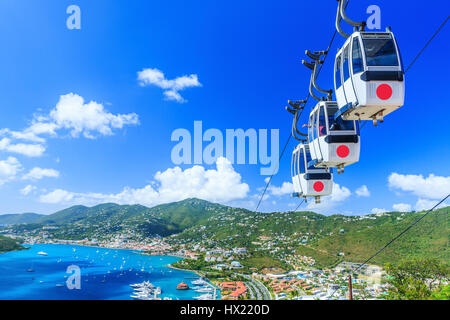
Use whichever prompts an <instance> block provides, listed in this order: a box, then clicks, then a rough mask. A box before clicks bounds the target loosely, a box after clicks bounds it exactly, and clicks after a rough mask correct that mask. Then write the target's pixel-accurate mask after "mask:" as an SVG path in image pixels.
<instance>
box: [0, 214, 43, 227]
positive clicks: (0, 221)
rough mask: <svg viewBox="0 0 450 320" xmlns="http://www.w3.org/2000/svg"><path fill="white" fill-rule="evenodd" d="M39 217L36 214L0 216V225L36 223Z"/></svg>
mask: <svg viewBox="0 0 450 320" xmlns="http://www.w3.org/2000/svg"><path fill="white" fill-rule="evenodd" d="M41 217H42V215H40V214H37V213H22V214H2V215H0V225H5V224H6V225H11V224H20V223H33V222H36V221H38V220H39V219H40V218H41Z"/></svg>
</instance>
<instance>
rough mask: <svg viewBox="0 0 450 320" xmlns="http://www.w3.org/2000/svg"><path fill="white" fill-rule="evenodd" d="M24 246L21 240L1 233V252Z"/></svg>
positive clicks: (19, 248) (20, 248)
mask: <svg viewBox="0 0 450 320" xmlns="http://www.w3.org/2000/svg"><path fill="white" fill-rule="evenodd" d="M23 248H24V247H22V246H21V245H20V242H19V241H17V240H14V239H11V238H8V237H4V236H2V235H0V253H3V252H8V251H13V250H22V249H23Z"/></svg>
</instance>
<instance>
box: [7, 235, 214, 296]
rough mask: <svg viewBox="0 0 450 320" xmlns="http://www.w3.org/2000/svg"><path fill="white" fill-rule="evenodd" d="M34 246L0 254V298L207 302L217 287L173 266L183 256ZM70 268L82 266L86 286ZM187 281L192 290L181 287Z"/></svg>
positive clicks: (60, 246) (132, 251) (103, 249)
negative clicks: (71, 286)
mask: <svg viewBox="0 0 450 320" xmlns="http://www.w3.org/2000/svg"><path fill="white" fill-rule="evenodd" d="M28 247H29V249H28V250H23V251H14V252H8V253H4V254H1V255H0V300H1V299H41V300H42V299H44V300H80V299H86V300H193V299H200V300H201V299H206V298H208V299H209V298H213V295H214V290H213V291H209V289H208V288H212V285H211V284H209V283H208V282H207V281H205V280H204V279H200V278H199V277H198V276H196V274H195V273H193V272H189V271H184V270H177V269H169V268H168V267H167V265H170V264H171V263H175V262H176V261H179V260H180V258H178V257H173V256H149V255H143V254H142V253H141V252H137V251H135V250H124V249H105V248H96V247H85V246H76V245H55V244H39V245H32V246H28ZM38 252H45V253H46V255H42V254H38ZM69 267H72V268H75V269H76V268H79V271H80V274H81V279H80V281H79V285H80V289H72V290H71V289H69V288H68V286H67V283H68V282H71V281H72V280H73V275H74V274H75V273H74V272H73V271H70V270H71V269H70V268H69ZM11 275H12V276H11ZM182 282H184V283H186V285H188V287H190V288H189V289H187V290H177V289H176V287H177V285H178V284H180V283H182ZM192 282H195V283H196V284H193V283H192ZM73 283H75V282H73ZM194 288H195V289H194ZM198 290H200V291H198ZM207 294H209V295H211V296H206V295H207ZM217 295H219V293H217Z"/></svg>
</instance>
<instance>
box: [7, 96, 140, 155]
mask: <svg viewBox="0 0 450 320" xmlns="http://www.w3.org/2000/svg"><path fill="white" fill-rule="evenodd" d="M138 123H139V119H138V115H137V114H135V113H129V114H113V113H111V112H108V111H107V110H106V109H105V108H104V106H103V105H102V104H101V103H98V102H95V101H90V102H87V103H86V102H85V101H84V98H83V97H81V96H79V95H77V94H74V93H69V94H66V95H62V96H60V98H59V101H58V103H57V104H56V106H55V108H53V109H52V110H51V111H50V112H49V113H48V114H45V115H35V116H34V118H33V120H32V121H31V124H30V125H29V126H28V127H27V128H25V129H24V130H22V131H13V130H10V129H7V128H5V129H1V130H0V137H2V139H1V140H0V150H1V151H7V152H11V153H18V154H22V155H25V156H29V157H39V156H42V155H43V153H44V152H45V150H46V148H45V143H46V139H47V138H48V137H57V136H58V135H59V134H60V132H62V131H67V132H69V133H70V135H71V136H72V137H74V138H76V137H79V136H84V137H86V138H91V139H93V138H96V137H98V136H108V135H112V134H113V133H114V130H115V129H122V128H123V127H124V126H126V125H137V124H138ZM16 140H20V141H27V142H31V143H22V142H20V143H18V142H16Z"/></svg>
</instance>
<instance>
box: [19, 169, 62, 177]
mask: <svg viewBox="0 0 450 320" xmlns="http://www.w3.org/2000/svg"><path fill="white" fill-rule="evenodd" d="M58 177H59V171H57V170H54V169H43V168H38V167H35V168H33V169H31V170H30V171H29V172H28V173H27V174H25V175H24V176H23V177H22V179H23V180H40V179H42V178H58Z"/></svg>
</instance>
